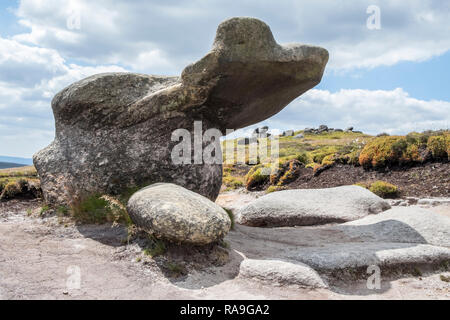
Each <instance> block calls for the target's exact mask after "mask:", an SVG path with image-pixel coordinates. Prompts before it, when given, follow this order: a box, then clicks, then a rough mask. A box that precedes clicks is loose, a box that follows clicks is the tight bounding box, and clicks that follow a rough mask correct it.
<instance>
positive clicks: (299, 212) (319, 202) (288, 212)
mask: <svg viewBox="0 0 450 320" xmlns="http://www.w3.org/2000/svg"><path fill="white" fill-rule="evenodd" d="M389 208H390V205H389V203H388V202H387V201H385V200H383V199H381V198H380V197H378V196H377V195H375V194H373V193H372V192H370V191H368V190H366V189H365V188H362V187H358V186H342V187H336V188H327V189H298V190H285V191H278V192H273V193H270V194H268V195H265V196H262V197H260V198H258V199H256V200H254V201H253V202H251V203H249V204H248V205H246V206H245V207H243V208H242V209H240V210H239V211H238V212H237V216H236V221H237V222H238V223H239V224H243V225H248V226H253V227H281V226H307V225H316V224H325V223H332V222H346V221H352V220H356V219H360V218H363V217H365V216H367V215H369V214H376V213H379V212H382V211H384V210H387V209H389Z"/></svg>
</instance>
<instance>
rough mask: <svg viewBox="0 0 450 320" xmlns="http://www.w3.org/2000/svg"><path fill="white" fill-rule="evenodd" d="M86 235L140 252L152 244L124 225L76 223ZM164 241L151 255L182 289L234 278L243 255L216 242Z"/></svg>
mask: <svg viewBox="0 0 450 320" xmlns="http://www.w3.org/2000/svg"><path fill="white" fill-rule="evenodd" d="M76 228H77V230H78V231H79V232H80V233H81V234H82V235H83V236H84V237H86V238H90V239H92V240H95V241H98V242H100V243H102V244H104V245H108V246H112V247H121V246H126V245H127V244H128V243H129V244H136V245H138V247H139V248H140V249H141V251H142V252H144V251H145V250H147V249H149V248H152V246H154V243H152V240H151V239H150V237H149V236H148V234H147V233H145V232H144V231H137V232H135V233H134V234H133V235H132V236H131V237H129V236H128V229H127V227H126V226H124V225H114V226H113V225H112V224H102V225H91V224H90V225H77V226H76ZM161 243H164V253H160V254H158V255H157V256H155V257H153V258H152V257H150V258H151V259H152V260H153V262H154V263H155V265H156V266H157V267H158V268H159V270H160V271H161V273H162V274H163V275H164V276H165V277H166V278H167V279H168V280H169V281H170V282H171V283H173V284H174V285H176V286H178V287H181V288H185V289H201V288H205V287H210V286H214V285H217V284H219V283H221V282H224V281H227V280H230V279H233V278H235V277H236V276H237V275H238V273H239V265H240V262H241V261H242V257H241V256H240V255H239V254H237V253H236V252H234V250H230V249H227V248H224V247H221V246H220V245H219V244H217V243H213V244H210V245H205V246H194V245H187V244H183V245H179V244H174V243H170V242H165V241H164V242H161Z"/></svg>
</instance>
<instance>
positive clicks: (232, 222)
mask: <svg viewBox="0 0 450 320" xmlns="http://www.w3.org/2000/svg"><path fill="white" fill-rule="evenodd" d="M223 210H225V212H226V213H227V214H228V217H229V218H230V221H231V227H230V230H234V213H233V211H231V210H230V209H227V208H223Z"/></svg>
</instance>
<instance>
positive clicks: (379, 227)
mask: <svg viewBox="0 0 450 320" xmlns="http://www.w3.org/2000/svg"><path fill="white" fill-rule="evenodd" d="M335 228H336V229H337V230H342V231H344V232H345V233H346V234H347V235H348V236H351V237H354V238H356V237H359V238H362V239H364V241H380V242H404V243H423V244H432V245H436V246H443V247H450V218H448V217H445V216H443V215H438V214H434V213H433V212H431V211H429V210H427V209H423V208H417V207H414V208H413V207H406V208H405V207H395V208H392V209H390V210H387V211H385V212H382V213H380V214H378V215H374V216H368V217H365V218H363V219H360V220H356V221H352V222H347V223H344V224H342V225H339V226H336V227H335Z"/></svg>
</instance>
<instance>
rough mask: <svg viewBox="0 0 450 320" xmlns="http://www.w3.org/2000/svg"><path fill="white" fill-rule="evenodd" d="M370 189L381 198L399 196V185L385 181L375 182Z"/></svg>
mask: <svg viewBox="0 0 450 320" xmlns="http://www.w3.org/2000/svg"><path fill="white" fill-rule="evenodd" d="M369 190H370V191H372V192H373V193H375V194H376V195H377V196H379V197H381V198H395V197H397V196H398V193H399V190H398V187H397V186H395V185H393V184H390V183H388V182H384V181H375V182H373V183H372V184H371V185H370V187H369Z"/></svg>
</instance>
